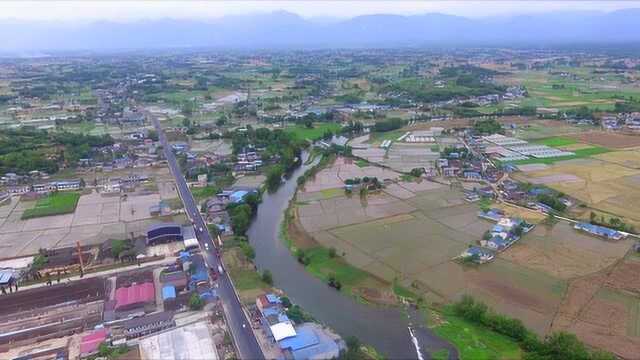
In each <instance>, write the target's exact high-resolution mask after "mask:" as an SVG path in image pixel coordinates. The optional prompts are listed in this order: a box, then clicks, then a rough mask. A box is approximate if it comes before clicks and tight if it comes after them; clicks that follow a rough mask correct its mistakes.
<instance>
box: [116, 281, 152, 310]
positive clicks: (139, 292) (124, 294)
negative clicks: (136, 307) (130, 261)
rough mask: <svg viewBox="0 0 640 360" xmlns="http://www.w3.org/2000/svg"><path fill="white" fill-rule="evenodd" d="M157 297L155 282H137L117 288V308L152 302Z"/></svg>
mask: <svg viewBox="0 0 640 360" xmlns="http://www.w3.org/2000/svg"><path fill="white" fill-rule="evenodd" d="M154 299H155V288H154V286H153V283H150V282H147V283H143V284H135V285H131V286H129V287H124V288H119V289H116V310H117V309H120V308H122V307H124V306H128V305H133V304H142V303H146V302H151V301H153V300H154Z"/></svg>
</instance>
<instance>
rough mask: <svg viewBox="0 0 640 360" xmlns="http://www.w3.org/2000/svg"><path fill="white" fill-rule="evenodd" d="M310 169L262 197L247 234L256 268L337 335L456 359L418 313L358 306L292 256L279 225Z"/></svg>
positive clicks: (394, 355)
mask: <svg viewBox="0 0 640 360" xmlns="http://www.w3.org/2000/svg"><path fill="white" fill-rule="evenodd" d="M312 165H313V164H309V165H302V166H301V167H300V168H298V169H297V170H296V171H294V172H293V174H292V176H291V177H290V178H289V179H288V180H287V181H286V182H285V183H284V184H282V186H281V187H280V189H278V191H277V192H275V193H272V194H268V193H265V194H264V196H263V201H262V203H261V204H260V206H259V207H258V214H257V216H256V218H255V220H254V221H253V223H252V225H251V227H250V228H249V230H248V232H247V234H248V236H249V240H250V242H251V245H253V247H254V248H255V250H256V258H255V263H256V265H257V267H258V268H259V269H261V270H263V269H269V270H270V271H271V272H272V274H273V278H274V281H275V286H276V287H278V288H280V289H282V290H284V291H285V292H286V293H287V296H289V298H290V299H291V301H292V302H294V303H296V304H299V305H300V306H301V307H302V308H303V309H304V310H306V311H308V312H309V313H310V314H312V315H313V316H314V317H315V318H316V319H318V320H319V321H321V322H322V323H325V324H327V325H328V326H330V327H332V328H333V329H335V330H336V331H337V332H338V333H340V334H343V335H345V336H346V335H355V336H357V337H358V338H359V339H360V340H361V341H362V342H364V343H367V344H370V345H372V346H373V347H375V348H376V350H378V351H379V352H381V353H382V354H383V355H384V356H385V357H387V358H390V359H418V358H425V359H428V358H430V356H429V352H431V351H435V350H438V349H442V348H446V349H448V350H449V358H450V359H456V358H457V351H456V350H455V348H454V347H453V346H451V344H449V343H448V342H446V341H445V340H443V339H441V338H439V337H437V336H436V335H435V334H433V332H432V331H430V330H429V329H428V328H426V327H424V326H421V325H419V324H424V319H422V318H421V317H420V315H419V314H418V313H417V312H414V311H411V310H409V311H407V312H403V311H401V309H400V308H391V307H377V306H370V305H364V304H361V303H358V302H357V301H355V300H354V299H352V298H350V297H348V296H344V295H342V294H341V293H339V292H337V291H335V290H334V289H332V288H330V287H328V286H327V285H326V284H325V283H324V282H322V281H320V280H319V279H317V278H315V277H313V276H312V275H310V274H309V273H307V272H306V271H305V269H304V267H303V266H302V265H300V264H299V263H298V261H297V260H296V259H295V257H293V256H292V255H291V253H290V252H289V249H287V248H286V246H285V245H284V244H283V242H282V240H281V239H280V236H279V235H280V234H279V233H280V224H281V222H282V220H283V218H284V211H285V209H286V208H287V206H288V203H289V200H291V199H292V198H293V196H294V194H295V192H296V179H297V178H298V177H299V176H300V175H302V174H303V173H304V171H306V170H307V169H308V168H309V167H311V166H312ZM411 323H413V325H411V328H409V326H410V324H411ZM416 324H417V325H416ZM416 342H417V344H416ZM417 349H421V350H417ZM418 351H420V352H421V354H420V355H419V354H418Z"/></svg>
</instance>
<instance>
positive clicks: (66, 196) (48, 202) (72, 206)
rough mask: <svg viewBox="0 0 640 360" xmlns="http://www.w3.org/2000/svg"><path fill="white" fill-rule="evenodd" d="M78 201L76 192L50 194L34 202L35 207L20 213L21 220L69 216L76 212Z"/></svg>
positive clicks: (78, 196) (78, 197) (78, 194)
mask: <svg viewBox="0 0 640 360" xmlns="http://www.w3.org/2000/svg"><path fill="white" fill-rule="evenodd" d="M78 199H80V193H77V192H57V193H52V194H50V195H48V196H46V197H44V198H41V199H38V200H37V201H36V205H35V207H33V208H31V209H26V210H25V211H24V212H23V213H22V219H23V220H26V219H32V218H37V217H42V216H51V215H62V214H69V213H72V212H74V211H75V210H76V205H77V204H78Z"/></svg>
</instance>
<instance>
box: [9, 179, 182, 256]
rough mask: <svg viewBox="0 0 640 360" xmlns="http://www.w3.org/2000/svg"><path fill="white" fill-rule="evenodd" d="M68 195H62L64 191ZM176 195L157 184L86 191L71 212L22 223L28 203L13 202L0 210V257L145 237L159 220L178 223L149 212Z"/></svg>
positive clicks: (174, 219) (30, 207)
mask: <svg viewBox="0 0 640 360" xmlns="http://www.w3.org/2000/svg"><path fill="white" fill-rule="evenodd" d="M66 194H68V193H66ZM176 196H177V194H176V192H175V190H174V189H173V190H172V188H171V186H169V185H166V184H164V183H163V184H162V186H160V187H159V189H158V191H154V192H153V193H148V190H143V191H141V192H140V193H129V194H128V196H127V198H126V199H122V198H120V196H115V197H114V196H102V195H101V194H99V193H96V192H92V193H90V194H83V195H81V196H79V198H78V199H77V204H76V205H74V206H75V211H72V212H70V213H65V214H58V215H50V216H42V217H36V218H29V219H23V217H22V215H23V213H24V212H25V211H28V210H29V209H32V208H33V206H34V204H33V202H26V201H21V200H19V199H18V198H13V199H12V201H11V203H10V204H8V205H6V206H3V207H1V208H0V249H2V257H3V258H4V257H16V256H26V255H32V254H36V253H38V250H39V249H41V248H46V249H51V248H56V247H66V246H75V244H76V242H77V241H80V243H81V245H98V244H101V243H102V242H104V241H105V240H108V239H122V238H126V237H127V236H130V234H131V233H133V234H134V236H140V235H143V234H145V232H146V230H147V228H148V227H149V226H150V225H151V224H154V223H157V222H159V221H174V222H182V221H184V216H183V215H176V216H167V217H161V218H155V217H153V216H152V215H151V214H150V211H149V208H150V207H151V206H152V205H157V204H158V203H159V202H160V200H167V199H171V198H175V197H176Z"/></svg>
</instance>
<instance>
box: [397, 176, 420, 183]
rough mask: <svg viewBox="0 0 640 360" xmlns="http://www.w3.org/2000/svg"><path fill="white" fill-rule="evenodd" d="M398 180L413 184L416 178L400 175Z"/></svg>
mask: <svg viewBox="0 0 640 360" xmlns="http://www.w3.org/2000/svg"><path fill="white" fill-rule="evenodd" d="M400 180H402V181H404V182H415V181H416V180H418V178H417V177H415V176H413V175H409V174H402V175H400Z"/></svg>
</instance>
